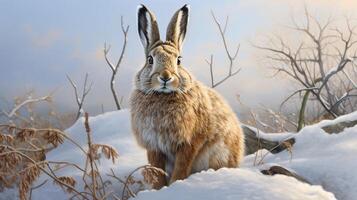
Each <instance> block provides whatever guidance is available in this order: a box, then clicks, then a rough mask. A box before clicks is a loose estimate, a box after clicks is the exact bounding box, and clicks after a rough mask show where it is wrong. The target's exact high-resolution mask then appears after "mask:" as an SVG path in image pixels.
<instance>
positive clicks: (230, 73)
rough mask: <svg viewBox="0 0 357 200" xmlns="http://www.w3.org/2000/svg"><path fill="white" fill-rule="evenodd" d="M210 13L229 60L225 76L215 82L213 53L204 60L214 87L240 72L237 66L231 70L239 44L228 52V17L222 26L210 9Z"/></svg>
mask: <svg viewBox="0 0 357 200" xmlns="http://www.w3.org/2000/svg"><path fill="white" fill-rule="evenodd" d="M211 15H212V17H213V20H214V22H215V24H216V25H217V27H218V30H219V33H220V35H221V38H222V42H223V45H224V49H225V52H226V55H227V58H228V60H229V71H228V74H227V75H226V76H225V77H223V78H222V79H221V80H220V81H217V82H216V81H215V78H214V73H213V55H211V57H210V59H209V60H207V59H206V62H207V64H208V65H209V67H210V74H211V87H212V88H215V87H217V86H218V85H220V84H222V83H223V82H225V81H226V80H228V79H229V78H231V77H233V76H234V75H236V74H238V73H239V72H240V70H241V68H239V69H237V70H235V71H234V70H233V67H234V62H235V60H236V58H237V56H238V52H239V47H240V44H238V46H237V48H236V50H235V52H234V53H232V52H230V51H229V50H228V44H227V40H226V30H227V24H228V19H229V17H228V16H227V17H226V21H225V23H224V26H223V27H222V25H221V23H220V22H218V20H217V18H216V16H215V15H214V13H213V11H211Z"/></svg>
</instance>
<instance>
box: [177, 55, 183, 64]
mask: <svg viewBox="0 0 357 200" xmlns="http://www.w3.org/2000/svg"><path fill="white" fill-rule="evenodd" d="M181 59H182V57H181V56H179V57H177V65H180V64H181Z"/></svg>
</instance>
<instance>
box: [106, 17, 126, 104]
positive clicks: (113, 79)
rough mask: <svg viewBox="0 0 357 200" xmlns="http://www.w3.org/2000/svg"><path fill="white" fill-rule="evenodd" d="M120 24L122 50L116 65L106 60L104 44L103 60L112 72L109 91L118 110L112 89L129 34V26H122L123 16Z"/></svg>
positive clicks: (108, 49) (107, 50)
mask: <svg viewBox="0 0 357 200" xmlns="http://www.w3.org/2000/svg"><path fill="white" fill-rule="evenodd" d="M120 24H121V30H122V32H123V36H124V38H123V46H122V50H121V53H120V56H119V59H118V61H117V63H116V64H115V65H114V64H113V63H112V62H111V61H110V60H109V58H108V53H109V51H110V47H111V46H110V45H109V46H108V47H107V44H106V43H104V50H103V51H104V58H105V61H106V62H107V64H108V66H109V68H110V69H111V70H112V76H111V79H110V89H111V91H112V94H113V98H114V101H115V105H116V107H117V109H118V110H120V109H121V105H120V102H119V99H118V95H117V93H116V91H115V88H114V84H115V76H116V74H117V72H118V69H119V67H120V64H121V63H122V60H123V58H124V53H125V49H126V46H127V41H128V32H129V25H127V26H126V27H125V26H124V20H123V16H121V17H120Z"/></svg>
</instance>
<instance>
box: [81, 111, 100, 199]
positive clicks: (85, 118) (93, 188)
mask: <svg viewBox="0 0 357 200" xmlns="http://www.w3.org/2000/svg"><path fill="white" fill-rule="evenodd" d="M88 118H89V116H88V113H87V112H86V113H85V115H84V120H85V121H84V126H85V128H86V133H87V143H88V153H87V155H88V159H89V165H90V170H91V178H92V192H93V199H94V200H97V199H98V198H97V193H96V191H97V181H96V174H95V171H94V165H93V162H94V159H93V152H92V137H91V132H90V127H89V122H88Z"/></svg>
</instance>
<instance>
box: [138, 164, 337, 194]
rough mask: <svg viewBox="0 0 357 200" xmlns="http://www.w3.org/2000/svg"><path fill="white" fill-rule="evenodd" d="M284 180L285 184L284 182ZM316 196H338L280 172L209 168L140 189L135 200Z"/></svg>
mask: <svg viewBox="0 0 357 200" xmlns="http://www.w3.org/2000/svg"><path fill="white" fill-rule="evenodd" d="M282 183H283V184H282ZM167 199H171V200H172V199H185V200H197V199H205V200H216V199H226V200H233V199H249V200H254V199H257V200H258V199H259V200H263V199H266V200H270V199H275V200H286V199H291V200H293V199H295V200H301V199H304V200H309V199H311V200H315V199H325V200H327V199H335V197H334V195H333V194H332V193H328V192H326V191H324V190H323V189H322V187H321V186H310V185H308V184H306V183H302V182H299V181H297V180H296V179H294V178H291V177H288V176H283V175H276V176H273V177H270V176H265V175H262V174H260V173H259V172H257V171H252V170H249V169H227V168H222V169H219V170H217V171H213V170H208V171H205V172H201V173H198V174H194V175H192V176H190V177H189V178H188V179H187V180H185V181H177V182H175V183H174V184H172V185H171V186H170V187H165V188H163V189H161V190H159V191H144V192H140V193H139V195H138V196H137V197H136V198H135V200H167Z"/></svg>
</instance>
